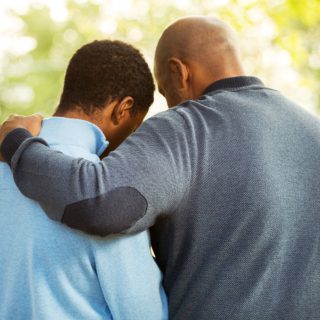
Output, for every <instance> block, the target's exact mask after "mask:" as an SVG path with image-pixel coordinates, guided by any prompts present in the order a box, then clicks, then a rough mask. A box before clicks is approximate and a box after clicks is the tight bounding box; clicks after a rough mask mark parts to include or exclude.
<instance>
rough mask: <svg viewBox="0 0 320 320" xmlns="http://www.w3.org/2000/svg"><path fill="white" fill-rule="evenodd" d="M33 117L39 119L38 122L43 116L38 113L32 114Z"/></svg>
mask: <svg viewBox="0 0 320 320" xmlns="http://www.w3.org/2000/svg"><path fill="white" fill-rule="evenodd" d="M33 116H34V117H36V118H39V119H40V120H42V119H43V114H41V113H40V112H36V113H34V114H33Z"/></svg>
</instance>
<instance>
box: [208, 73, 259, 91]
mask: <svg viewBox="0 0 320 320" xmlns="http://www.w3.org/2000/svg"><path fill="white" fill-rule="evenodd" d="M248 86H263V82H262V81H261V80H260V79H258V78H256V77H247V76H239V77H232V78H225V79H221V80H218V81H215V82H213V83H212V84H210V86H208V87H207V89H206V90H204V93H203V94H208V93H209V92H213V91H217V90H230V89H239V88H243V87H248Z"/></svg>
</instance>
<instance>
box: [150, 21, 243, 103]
mask: <svg viewBox="0 0 320 320" xmlns="http://www.w3.org/2000/svg"><path fill="white" fill-rule="evenodd" d="M178 61H180V62H181V63H182V65H185V66H186V70H187V72H188V75H187V76H188V80H189V83H190V85H191V86H192V88H190V89H192V90H191V91H193V92H189V94H187V96H186V97H183V96H181V95H180V100H181V101H183V100H186V99H190V98H197V96H199V95H201V94H202V93H203V90H204V89H205V88H206V86H208V85H209V84H211V83H212V82H214V81H216V80H219V79H223V78H228V77H232V76H238V75H242V74H243V69H242V66H241V63H240V59H239V54H238V46H237V41H236V35H235V32H234V31H233V30H232V29H231V28H230V27H229V26H228V25H227V24H225V23H224V22H222V21H221V20H219V19H216V18H210V17H187V18H182V19H179V20H177V21H175V22H174V23H173V24H171V25H170V26H168V27H167V28H166V29H165V31H164V32H163V34H162V36H161V38H160V40H159V42H158V45H157V48H156V54H155V76H156V78H157V81H158V85H159V89H160V90H161V91H165V90H164V88H162V86H166V84H165V83H162V82H163V81H164V82H166V80H165V78H167V75H166V74H165V73H167V72H169V73H170V72H172V71H174V70H175V68H174V64H175V63H176V66H177V67H178V69H177V71H179V68H180V67H183V66H182V65H180V66H179V62H178ZM172 63H173V64H172ZM170 64H171V66H170ZM167 80H168V81H170V80H169V79H167ZM190 81H191V82H190ZM159 82H160V83H159ZM204 86H205V87H204ZM178 95H179V93H178ZM189 95H191V96H189ZM166 98H167V97H166ZM173 100H174V103H175V104H176V101H177V102H178V103H179V102H181V101H178V100H179V98H178V97H176V98H175V99H173ZM171 105H172V103H171Z"/></svg>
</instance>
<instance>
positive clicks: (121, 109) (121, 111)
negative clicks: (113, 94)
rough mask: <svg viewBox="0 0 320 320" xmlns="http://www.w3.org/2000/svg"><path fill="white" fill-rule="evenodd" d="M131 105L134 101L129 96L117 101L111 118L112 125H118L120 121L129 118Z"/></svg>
mask: <svg viewBox="0 0 320 320" xmlns="http://www.w3.org/2000/svg"><path fill="white" fill-rule="evenodd" d="M133 104H134V99H133V98H132V97H130V96H127V97H124V98H123V99H122V100H121V101H118V102H117V103H116V104H115V106H114V107H113V111H112V117H111V119H112V122H113V124H114V125H118V124H119V123H120V122H121V121H122V120H124V119H126V118H127V117H128V116H130V112H131V109H132V107H133Z"/></svg>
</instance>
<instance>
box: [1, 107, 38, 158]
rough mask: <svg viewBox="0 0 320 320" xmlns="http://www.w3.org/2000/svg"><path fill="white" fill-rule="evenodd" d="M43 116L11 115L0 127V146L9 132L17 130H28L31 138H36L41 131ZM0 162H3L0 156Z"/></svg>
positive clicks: (36, 114)
mask: <svg viewBox="0 0 320 320" xmlns="http://www.w3.org/2000/svg"><path fill="white" fill-rule="evenodd" d="M42 119H43V116H42V115H40V114H38V113H35V114H33V115H32V116H28V117H25V116H18V115H11V116H9V118H8V119H7V120H6V121H5V122H4V123H3V124H2V125H1V127H0V144H1V143H2V142H3V140H4V139H5V137H6V136H7V134H8V133H9V132H11V131H12V130H14V129H17V128H23V129H26V130H28V131H29V132H30V133H31V134H32V135H33V136H37V135H38V134H39V132H40V130H41V122H42ZM0 161H4V160H3V157H2V155H1V154H0Z"/></svg>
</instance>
